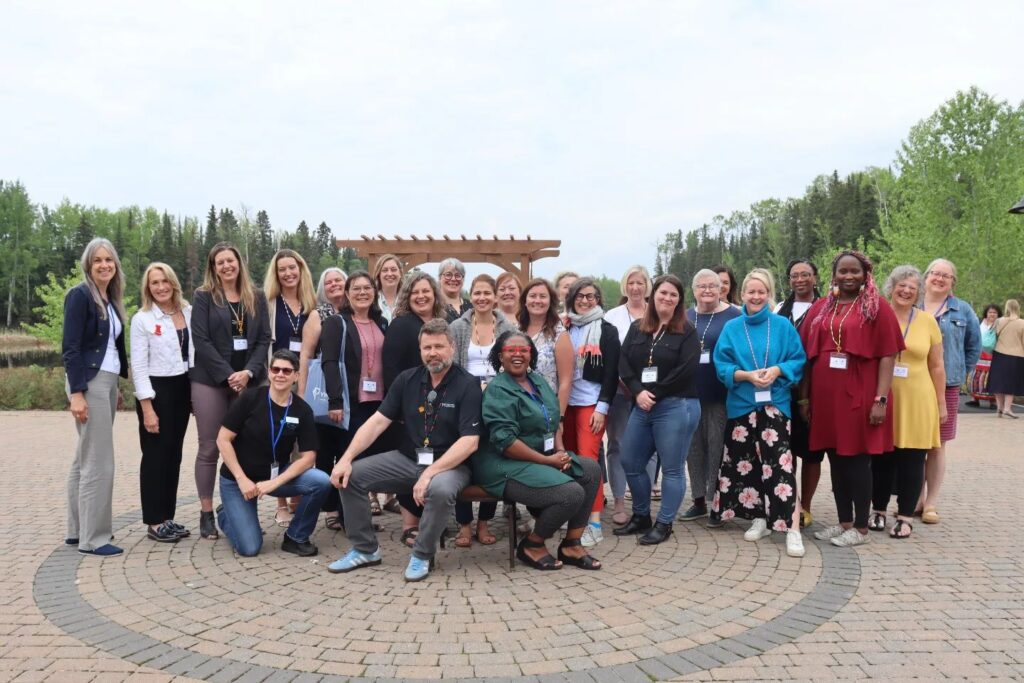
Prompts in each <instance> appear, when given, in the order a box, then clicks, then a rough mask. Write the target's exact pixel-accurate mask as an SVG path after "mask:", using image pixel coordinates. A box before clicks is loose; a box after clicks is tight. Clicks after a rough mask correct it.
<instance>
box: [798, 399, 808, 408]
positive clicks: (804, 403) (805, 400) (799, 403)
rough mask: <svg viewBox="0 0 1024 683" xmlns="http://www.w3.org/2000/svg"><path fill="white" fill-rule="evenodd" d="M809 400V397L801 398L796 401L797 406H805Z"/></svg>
mask: <svg viewBox="0 0 1024 683" xmlns="http://www.w3.org/2000/svg"><path fill="white" fill-rule="evenodd" d="M810 402H811V399H809V398H802V399H800V400H799V401H797V402H796V404H797V405H798V406H806V405H809V404H810Z"/></svg>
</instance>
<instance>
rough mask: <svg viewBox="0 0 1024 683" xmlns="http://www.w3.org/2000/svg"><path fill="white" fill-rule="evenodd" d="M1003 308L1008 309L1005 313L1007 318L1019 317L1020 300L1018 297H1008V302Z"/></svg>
mask: <svg viewBox="0 0 1024 683" xmlns="http://www.w3.org/2000/svg"><path fill="white" fill-rule="evenodd" d="M1003 310H1004V311H1006V313H1005V315H1006V317H1007V318H1019V317H1020V302H1018V301H1017V300H1016V299H1007V300H1006V304H1005V305H1004V306H1003Z"/></svg>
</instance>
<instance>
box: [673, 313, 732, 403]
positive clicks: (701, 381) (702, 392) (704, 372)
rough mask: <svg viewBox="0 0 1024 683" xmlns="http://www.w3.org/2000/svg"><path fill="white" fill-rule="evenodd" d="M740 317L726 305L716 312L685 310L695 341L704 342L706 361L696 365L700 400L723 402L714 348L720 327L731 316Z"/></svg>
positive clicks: (724, 391)
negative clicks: (694, 334)
mask: <svg viewBox="0 0 1024 683" xmlns="http://www.w3.org/2000/svg"><path fill="white" fill-rule="evenodd" d="M738 317H740V310H739V309H737V308H733V307H732V306H728V307H727V308H726V309H725V310H724V311H718V312H716V313H697V311H696V309H694V308H691V309H690V310H688V311H687V312H686V318H687V319H688V320H689V321H690V323H691V324H692V325H693V327H694V329H695V330H696V331H697V343H698V345H699V344H700V342H701V341H703V342H704V352H705V353H709V354H711V355H709V356H707V359H708V362H707V363H700V364H699V365H697V395H698V396H700V400H702V401H706V402H708V403H725V396H726V389H725V385H724V384H722V383H721V382H720V381H718V374H717V372H716V370H715V357H714V350H715V344H717V343H718V337H719V336H720V335H721V334H722V328H723V327H725V324H726V323H727V322H729V321H730V320H732V319H733V318H738Z"/></svg>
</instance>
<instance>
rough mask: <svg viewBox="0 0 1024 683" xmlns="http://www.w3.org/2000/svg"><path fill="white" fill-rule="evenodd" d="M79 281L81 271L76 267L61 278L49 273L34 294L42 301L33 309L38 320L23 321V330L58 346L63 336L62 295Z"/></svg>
mask: <svg viewBox="0 0 1024 683" xmlns="http://www.w3.org/2000/svg"><path fill="white" fill-rule="evenodd" d="M81 281H82V273H81V271H80V270H77V269H75V270H72V271H71V272H70V273H69V274H67V275H65V276H64V277H63V278H61V279H57V276H56V275H54V274H53V273H50V275H49V277H48V278H47V281H46V283H45V284H42V285H39V287H37V288H36V294H37V295H38V296H39V298H40V299H41V300H42V302H43V303H42V305H41V306H37V307H36V308H35V309H34V310H35V312H36V313H37V314H38V316H39V322H35V323H25V324H24V325H23V327H24V328H25V331H26V332H28V333H29V334H31V335H32V336H33V337H36V338H37V339H42V340H43V341H47V342H49V343H50V344H52V345H53V346H55V347H57V348H60V344H61V340H62V339H63V337H64V296H65V295H66V294H67V293H68V290H69V289H71V288H72V287H74V286H75V285H77V284H78V283H80V282H81Z"/></svg>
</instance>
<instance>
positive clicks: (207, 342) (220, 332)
mask: <svg viewBox="0 0 1024 683" xmlns="http://www.w3.org/2000/svg"><path fill="white" fill-rule="evenodd" d="M245 338H246V341H247V342H248V348H247V349H246V350H245V354H246V356H245V369H246V370H249V371H250V372H251V373H252V379H251V380H250V381H249V386H256V385H257V384H259V383H260V382H261V381H263V378H264V377H265V376H266V373H267V349H268V348H270V321H269V317H268V315H267V300H266V298H264V296H263V292H260V291H258V290H257V291H256V315H255V316H253V317H252V319H250V321H249V324H247V325H246V327H245ZM192 343H193V344H194V345H195V356H194V358H195V365H194V366H193V367H192V369H191V370H190V371H189V379H191V380H192V381H193V382H199V383H200V384H206V385H207V386H211V387H217V386H223V385H224V384H225V382H227V381H228V377H230V376H231V375H232V374H233V373H234V372H235V371H234V370H233V369H232V368H231V353H232V351H234V340H233V338H232V336H231V311H230V309H229V308H228V307H227V306H226V305H224V306H218V305H216V304H214V303H213V297H212V295H211V294H210V292H207V291H206V290H203V289H197V290H196V292H195V294H194V295H193V305H192Z"/></svg>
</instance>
